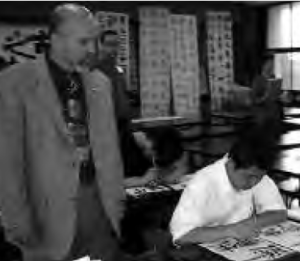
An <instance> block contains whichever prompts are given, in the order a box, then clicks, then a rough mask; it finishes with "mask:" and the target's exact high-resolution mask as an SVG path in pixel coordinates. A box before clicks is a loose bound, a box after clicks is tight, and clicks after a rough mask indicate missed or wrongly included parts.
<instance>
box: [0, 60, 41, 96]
mask: <svg viewBox="0 0 300 261" xmlns="http://www.w3.org/2000/svg"><path fill="white" fill-rule="evenodd" d="M38 66H39V65H38V61H36V60H32V61H26V62H21V63H17V64H14V65H11V66H9V67H7V68H5V69H4V70H3V71H2V72H1V73H0V83H1V84H0V90H1V91H5V90H6V89H10V90H12V89H14V88H21V85H22V86H24V85H27V83H28V82H30V81H32V80H33V79H34V78H35V77H34V75H36V74H37V70H36V68H37V67H38Z"/></svg>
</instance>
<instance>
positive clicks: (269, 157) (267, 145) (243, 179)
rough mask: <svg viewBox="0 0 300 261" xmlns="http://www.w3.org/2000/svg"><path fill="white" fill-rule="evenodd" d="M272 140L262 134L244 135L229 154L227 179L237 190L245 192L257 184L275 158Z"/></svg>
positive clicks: (249, 133)
mask: <svg viewBox="0 0 300 261" xmlns="http://www.w3.org/2000/svg"><path fill="white" fill-rule="evenodd" d="M273 144H274V140H271V139H268V138H266V137H263V135H262V133H252V132H248V133H246V134H244V135H243V136H242V137H241V138H240V139H239V140H238V141H237V143H236V144H235V145H234V146H233V147H232V148H231V150H230V152H229V160H228V162H227V165H226V167H227V172H228V177H229V180H230V182H231V184H232V185H233V187H235V188H236V189H237V190H247V189H250V188H252V187H254V186H255V185H256V184H258V183H259V182H260V181H261V179H262V178H263V176H264V175H265V174H266V172H267V171H268V170H269V169H270V168H271V167H272V165H273V163H274V160H275V158H276V153H275V151H274V147H275V146H273Z"/></svg>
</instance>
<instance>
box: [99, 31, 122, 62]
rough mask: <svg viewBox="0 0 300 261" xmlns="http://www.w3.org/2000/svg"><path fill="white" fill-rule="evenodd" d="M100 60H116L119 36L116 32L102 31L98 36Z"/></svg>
mask: <svg viewBox="0 0 300 261" xmlns="http://www.w3.org/2000/svg"><path fill="white" fill-rule="evenodd" d="M99 40H100V44H101V46H100V56H101V57H100V58H101V59H107V58H112V59H114V60H115V59H116V57H117V55H118V50H119V35H118V33H117V32H116V31H112V30H108V31H104V32H103V33H102V34H101V35H100V38H99Z"/></svg>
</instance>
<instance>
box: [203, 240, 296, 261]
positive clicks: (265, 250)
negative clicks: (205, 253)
mask: <svg viewBox="0 0 300 261" xmlns="http://www.w3.org/2000/svg"><path fill="white" fill-rule="evenodd" d="M201 246H203V247H205V248H207V249H209V250H210V251H212V252H215V253H217V254H219V255H221V256H224V257H225V258H227V259H229V260H234V261H271V260H274V259H278V258H281V257H283V256H286V255H289V254H292V253H293V252H294V251H293V250H291V249H289V248H286V247H284V246H281V245H279V244H276V243H274V242H271V241H268V240H264V239H261V238H252V239H244V240H238V239H233V238H228V239H223V240H220V241H217V242H213V243H208V244H201Z"/></svg>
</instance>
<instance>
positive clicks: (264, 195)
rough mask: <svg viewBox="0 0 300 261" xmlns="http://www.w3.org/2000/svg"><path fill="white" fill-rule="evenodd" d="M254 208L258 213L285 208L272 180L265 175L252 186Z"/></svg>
mask: <svg viewBox="0 0 300 261" xmlns="http://www.w3.org/2000/svg"><path fill="white" fill-rule="evenodd" d="M253 192H254V201H255V208H256V211H257V213H258V214H260V213H263V212H266V211H270V210H285V209H286V206H285V204H284V202H283V199H282V196H281V195H280V192H279V190H278V188H277V186H276V184H275V183H274V181H273V180H272V179H271V178H270V177H268V176H267V175H265V176H264V177H263V179H262V180H261V181H260V182H259V183H258V184H257V185H256V186H255V187H254V188H253Z"/></svg>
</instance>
